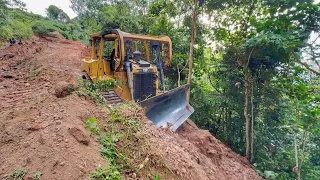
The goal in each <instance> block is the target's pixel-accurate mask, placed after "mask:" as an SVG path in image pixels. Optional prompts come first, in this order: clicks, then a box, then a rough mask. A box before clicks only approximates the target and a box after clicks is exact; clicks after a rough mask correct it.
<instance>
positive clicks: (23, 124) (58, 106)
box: [0, 37, 261, 180]
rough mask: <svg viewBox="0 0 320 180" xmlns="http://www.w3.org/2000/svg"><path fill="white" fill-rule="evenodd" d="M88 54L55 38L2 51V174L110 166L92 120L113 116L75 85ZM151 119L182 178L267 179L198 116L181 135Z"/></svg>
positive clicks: (52, 175)
mask: <svg viewBox="0 0 320 180" xmlns="http://www.w3.org/2000/svg"><path fill="white" fill-rule="evenodd" d="M85 54H90V50H88V49H87V48H86V46H85V45H83V44H81V43H79V42H73V41H68V40H61V39H60V40H58V39H54V38H37V37H34V40H33V41H28V42H25V43H24V44H23V45H14V46H8V47H4V48H1V49H0V113H1V116H0V178H4V177H6V176H7V175H8V174H9V173H10V172H11V171H13V170H15V169H21V168H24V169H26V171H27V175H26V176H25V179H32V178H33V174H34V173H35V172H40V173H41V174H42V179H88V177H89V173H90V172H92V171H94V169H95V168H96V167H97V166H98V165H99V164H102V166H104V167H106V165H105V164H107V163H106V160H104V159H103V158H102V157H101V156H100V153H99V150H100V145H99V143H98V142H96V140H95V139H96V138H94V137H92V136H90V133H88V131H86V130H85V121H86V120H87V119H88V118H90V117H97V118H98V119H100V120H103V119H105V120H107V119H108V116H109V113H108V110H107V109H102V108H101V107H99V106H97V105H95V104H94V102H91V101H89V100H84V99H82V98H80V97H78V96H77V95H76V94H74V93H72V92H71V91H72V88H71V87H70V88H71V89H70V88H68V87H69V86H68V85H69V84H74V85H76V84H77V79H78V78H79V77H80V75H81V72H80V63H81V61H80V59H81V58H83V56H84V55H85ZM57 92H58V93H57ZM57 94H58V95H57ZM144 122H145V124H144V126H145V127H144V129H145V132H144V133H145V134H146V136H148V137H150V138H151V139H152V142H150V145H151V146H154V148H153V149H157V151H158V152H157V153H159V154H161V155H163V158H164V162H165V163H166V166H167V167H168V168H169V169H170V170H171V171H172V172H173V173H174V174H175V176H174V177H175V178H174V179H191V180H192V179H195V180H200V179H201V180H206V179H208V180H209V179H219V180H223V179H250V180H251V179H261V178H260V177H259V176H258V175H257V174H256V173H255V171H254V170H253V169H252V167H251V165H250V164H249V163H248V161H247V160H246V159H245V158H243V157H241V156H239V155H237V154H236V153H234V152H232V151H231V149H229V148H228V147H226V146H225V145H224V144H222V143H221V142H220V141H219V140H217V139H215V138H214V137H213V136H212V135H211V134H210V133H209V132H208V131H205V130H201V129H199V128H197V127H196V125H195V124H193V123H192V122H191V121H188V123H185V124H184V125H183V126H182V127H181V128H180V129H179V130H178V132H177V133H173V132H171V131H170V130H165V129H161V128H156V127H154V126H153V125H152V123H150V122H149V121H147V120H144ZM170 177H171V176H170ZM161 178H162V179H163V177H161Z"/></svg>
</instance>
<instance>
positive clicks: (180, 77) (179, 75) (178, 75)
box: [177, 65, 181, 87]
mask: <svg viewBox="0 0 320 180" xmlns="http://www.w3.org/2000/svg"><path fill="white" fill-rule="evenodd" d="M177 70H178V87H180V78H181V77H180V70H179V65H177Z"/></svg>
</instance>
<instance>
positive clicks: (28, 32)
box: [0, 1, 89, 42]
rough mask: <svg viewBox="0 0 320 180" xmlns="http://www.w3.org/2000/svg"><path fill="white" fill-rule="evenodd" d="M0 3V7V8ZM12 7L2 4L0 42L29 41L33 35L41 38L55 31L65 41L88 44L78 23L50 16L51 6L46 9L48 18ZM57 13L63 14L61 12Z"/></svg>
mask: <svg viewBox="0 0 320 180" xmlns="http://www.w3.org/2000/svg"><path fill="white" fill-rule="evenodd" d="M1 2H2V1H0V6H2V5H1ZM4 2H5V1H4ZM12 6H13V4H12V3H11V4H4V5H3V9H1V10H2V11H3V12H5V13H4V14H2V16H1V15H0V25H1V26H0V40H3V41H7V40H9V39H11V38H15V39H17V40H25V39H30V38H31V37H32V35H33V34H37V35H40V36H42V35H50V34H51V33H52V32H54V31H57V32H59V33H61V34H62V36H63V37H64V38H66V39H71V40H82V41H84V42H88V37H89V36H88V35H87V32H86V31H85V30H84V28H83V27H82V26H81V25H80V24H79V23H78V22H76V21H75V20H73V21H72V20H70V19H69V17H67V19H68V20H65V19H63V18H62V15H59V16H58V18H57V19H56V18H55V17H54V16H53V15H50V14H51V13H49V12H50V9H51V8H50V7H52V6H49V8H48V9H47V10H48V17H42V16H40V15H37V14H33V13H28V12H25V11H24V10H23V8H22V9H21V8H11V7H12ZM13 7H15V6H13ZM60 10H61V9H60ZM59 13H60V14H65V13H64V12H63V11H62V10H61V11H60V12H59ZM65 15H66V14H65Z"/></svg>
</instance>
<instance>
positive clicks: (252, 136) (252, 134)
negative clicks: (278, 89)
mask: <svg viewBox="0 0 320 180" xmlns="http://www.w3.org/2000/svg"><path fill="white" fill-rule="evenodd" d="M251 83H252V84H251V157H250V162H251V163H252V162H253V158H254V155H253V140H254V131H253V130H254V128H253V119H254V117H253V81H252V82H251Z"/></svg>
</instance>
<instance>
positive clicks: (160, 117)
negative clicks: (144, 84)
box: [140, 84, 194, 131]
mask: <svg viewBox="0 0 320 180" xmlns="http://www.w3.org/2000/svg"><path fill="white" fill-rule="evenodd" d="M189 89H190V86H189V85H188V84H187V85H184V86H181V87H178V88H176V89H173V90H171V91H169V92H166V93H164V94H161V95H159V96H154V97H152V98H150V99H147V100H144V101H141V102H140V105H141V106H142V107H144V108H146V115H147V117H148V118H149V119H150V120H152V121H153V123H154V124H155V125H156V126H158V127H167V126H168V124H169V126H170V129H172V130H173V131H175V130H176V129H178V127H180V126H181V125H182V124H183V122H184V121H186V120H187V119H188V117H189V116H190V115H191V114H192V113H193V112H194V109H193V107H192V106H190V104H189V103H188V101H187V92H188V91H189Z"/></svg>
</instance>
